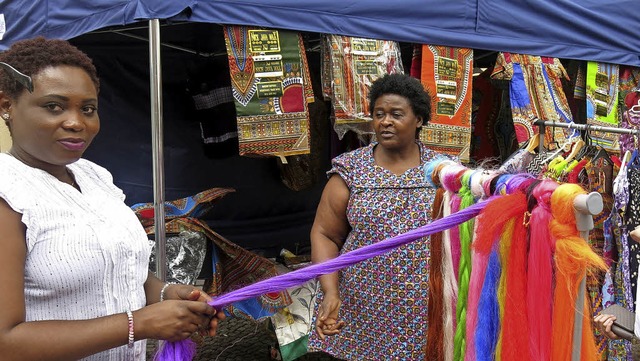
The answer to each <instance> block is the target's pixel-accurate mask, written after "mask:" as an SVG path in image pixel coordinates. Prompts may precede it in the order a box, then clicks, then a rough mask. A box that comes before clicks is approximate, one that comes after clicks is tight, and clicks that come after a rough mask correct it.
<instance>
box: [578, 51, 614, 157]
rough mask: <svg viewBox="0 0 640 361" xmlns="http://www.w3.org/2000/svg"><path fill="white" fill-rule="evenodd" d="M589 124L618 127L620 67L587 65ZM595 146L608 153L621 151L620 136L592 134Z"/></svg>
mask: <svg viewBox="0 0 640 361" xmlns="http://www.w3.org/2000/svg"><path fill="white" fill-rule="evenodd" d="M586 85H587V88H586V96H587V124H591V125H597V126H605V127H615V128H617V127H618V65H616V64H606V63H597V62H594V61H590V62H588V63H587V75H586ZM591 137H592V138H593V142H594V144H597V145H600V146H602V147H603V148H605V149H606V150H608V151H612V152H617V151H618V150H619V145H618V138H619V135H618V134H615V133H610V132H597V131H594V132H592V134H591Z"/></svg>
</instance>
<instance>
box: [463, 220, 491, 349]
mask: <svg viewBox="0 0 640 361" xmlns="http://www.w3.org/2000/svg"><path fill="white" fill-rule="evenodd" d="M480 226H481V224H480V222H477V221H476V222H475V224H474V234H473V242H475V241H476V240H477V235H478V228H479V227H480ZM472 245H473V243H472ZM472 248H473V246H472ZM488 263H489V254H488V253H487V254H482V253H480V252H478V251H476V250H474V249H472V256H471V279H470V280H469V296H468V299H467V324H466V335H467V338H466V349H465V357H464V360H465V361H475V360H476V338H475V336H474V335H475V334H476V326H477V321H478V303H479V302H480V293H481V292H482V284H483V282H484V277H485V271H486V269H487V264H488Z"/></svg>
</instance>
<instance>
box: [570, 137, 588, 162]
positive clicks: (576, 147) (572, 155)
mask: <svg viewBox="0 0 640 361" xmlns="http://www.w3.org/2000/svg"><path fill="white" fill-rule="evenodd" d="M585 144H586V143H585V142H584V140H582V138H580V137H578V140H576V141H575V142H574V143H573V147H572V148H571V153H569V155H568V156H567V157H566V158H565V159H566V161H567V162H571V161H572V160H573V159H575V158H576V156H577V155H578V153H579V152H580V150H582V148H583V147H584V145H585Z"/></svg>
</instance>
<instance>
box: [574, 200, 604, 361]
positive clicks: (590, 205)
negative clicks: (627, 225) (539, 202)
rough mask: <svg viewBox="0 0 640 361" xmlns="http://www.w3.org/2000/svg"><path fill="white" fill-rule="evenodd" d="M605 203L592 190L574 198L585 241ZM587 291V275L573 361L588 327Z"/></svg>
mask: <svg viewBox="0 0 640 361" xmlns="http://www.w3.org/2000/svg"><path fill="white" fill-rule="evenodd" d="M603 207H604V205H603V203H602V196H601V195H600V193H597V192H591V193H589V194H580V195H578V196H577V197H576V198H575V199H574V200H573V208H574V213H575V216H576V228H577V229H578V231H579V232H580V238H582V239H584V241H585V242H588V241H589V231H590V230H592V229H593V227H594V225H593V216H595V215H597V214H600V212H602V209H603ZM586 293H587V287H586V277H584V276H583V277H582V279H581V280H580V286H579V287H578V294H577V295H576V311H575V319H574V320H573V349H572V353H571V361H580V359H581V354H580V351H581V348H582V331H583V328H584V327H586V326H585V325H583V324H582V317H583V316H584V311H585V310H584V300H585V295H586Z"/></svg>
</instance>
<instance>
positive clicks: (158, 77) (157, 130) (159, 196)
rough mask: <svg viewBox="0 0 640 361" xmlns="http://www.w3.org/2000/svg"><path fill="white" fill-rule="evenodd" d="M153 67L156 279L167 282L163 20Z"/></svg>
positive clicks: (155, 34)
mask: <svg viewBox="0 0 640 361" xmlns="http://www.w3.org/2000/svg"><path fill="white" fill-rule="evenodd" d="M149 66H150V72H149V74H150V77H151V82H150V83H151V144H152V145H151V146H152V151H153V195H154V196H153V207H154V221H155V222H154V224H155V226H154V227H155V232H154V233H155V240H156V276H157V277H158V278H159V279H160V280H162V281H166V279H167V267H166V265H167V252H166V245H167V241H166V234H165V224H164V218H165V211H164V152H163V149H164V148H163V147H164V144H163V141H162V140H163V128H162V71H161V68H162V67H161V63H160V21H159V20H158V19H152V20H149Z"/></svg>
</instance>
